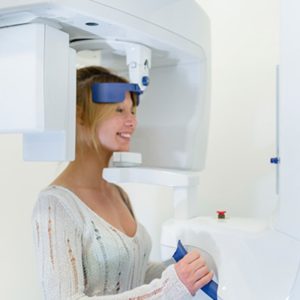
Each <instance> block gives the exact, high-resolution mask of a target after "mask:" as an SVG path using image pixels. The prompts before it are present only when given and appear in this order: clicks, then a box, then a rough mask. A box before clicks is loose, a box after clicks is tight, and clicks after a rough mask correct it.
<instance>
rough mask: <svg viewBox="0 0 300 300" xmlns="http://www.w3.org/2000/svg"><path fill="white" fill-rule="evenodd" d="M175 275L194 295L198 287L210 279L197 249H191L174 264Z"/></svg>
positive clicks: (209, 273) (210, 274) (210, 275)
mask: <svg viewBox="0 0 300 300" xmlns="http://www.w3.org/2000/svg"><path fill="white" fill-rule="evenodd" d="M175 270H176V273H177V276H178V277H179V279H180V280H181V281H182V283H183V284H184V285H185V286H186V287H187V289H188V290H189V291H190V293H191V294H192V295H193V296H194V295H195V294H196V292H197V291H198V289H200V288H202V287H203V286H205V285H206V284H207V283H209V282H210V281H211V280H212V277H213V273H212V272H209V270H208V268H207V266H206V263H205V261H204V260H203V258H202V257H201V256H200V254H199V253H198V252H197V251H195V250H194V251H191V252H190V253H188V254H187V255H186V256H184V257H183V258H182V259H181V260H180V261H179V262H177V263H176V264H175Z"/></svg>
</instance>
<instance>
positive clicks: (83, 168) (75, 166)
mask: <svg viewBox="0 0 300 300" xmlns="http://www.w3.org/2000/svg"><path fill="white" fill-rule="evenodd" d="M110 157H111V153H109V152H103V153H97V152H96V151H94V150H92V149H85V150H84V151H82V152H78V153H76V158H75V160H74V161H72V162H70V164H69V165H68V166H67V168H66V169H65V170H64V171H63V172H62V173H61V175H60V176H59V177H58V178H57V179H56V180H55V182H64V183H65V185H68V186H72V187H73V188H77V189H99V188H101V189H103V188H105V187H107V185H108V183H107V181H105V180H104V179H103V178H102V172H103V169H104V168H106V167H108V163H109V159H110ZM55 182H54V183H55Z"/></svg>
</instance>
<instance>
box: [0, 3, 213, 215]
mask: <svg viewBox="0 0 300 300" xmlns="http://www.w3.org/2000/svg"><path fill="white" fill-rule="evenodd" d="M128 3H129V2H128V1H120V0H112V1H107V0H106V1H105V0H96V1H89V0H76V1H68V0H59V1H58V0H52V1H49V0H48V1H47V0H40V1H38V0H21V1H18V2H17V3H15V2H11V1H6V0H4V1H2V2H1V5H0V32H1V31H2V32H4V31H6V30H10V31H15V28H17V27H19V26H20V28H25V27H26V26H29V25H30V24H31V25H30V26H32V27H34V28H46V29H45V30H46V32H47V28H52V31H53V32H56V33H57V35H60V33H61V35H64V36H69V41H70V46H71V47H72V48H74V49H76V50H77V51H78V52H79V51H83V50H97V51H100V54H99V55H100V56H101V57H100V60H101V65H103V66H105V67H108V68H110V69H112V70H113V71H114V72H116V73H118V74H120V75H122V76H125V77H127V78H130V77H134V76H135V74H134V73H137V74H143V72H144V71H145V74H147V72H148V71H149V70H150V67H151V70H150V86H149V87H148V88H147V89H146V90H145V92H144V94H143V95H142V97H141V103H140V106H139V108H138V115H137V117H138V124H139V126H138V129H137V131H136V133H135V135H134V137H133V140H132V149H131V150H132V151H133V152H137V153H141V154H142V156H143V158H142V159H143V164H142V165H141V166H140V167H139V169H138V170H137V168H128V169H125V168H118V169H117V168H114V169H112V168H109V169H106V170H105V172H104V174H103V176H104V177H105V178H106V179H107V180H109V181H112V182H119V183H120V182H132V181H136V179H137V178H138V182H143V183H153V184H160V185H168V186H172V187H174V190H175V192H174V203H175V206H176V209H175V212H176V216H177V217H180V218H188V217H192V216H196V215H198V214H199V203H198V201H194V199H195V197H196V195H197V187H198V184H199V172H200V171H201V170H202V169H203V168H204V162H205V156H206V146H207V134H208V121H209V99H210V95H209V92H210V22H209V19H208V17H207V15H206V14H205V13H204V12H203V10H202V9H201V7H200V6H199V5H198V4H197V3H196V2H195V1H184V0H177V1H170V0H164V1H163V0H162V1H139V0H132V1H130V3H129V4H128ZM187 15H188V16H189V21H188V22H186V16H187ZM24 24H25V25H24ZM28 24H29V25H28ZM23 26H24V27H23ZM13 36H14V38H15V40H18V39H20V40H21V41H23V40H26V36H25V35H24V36H23V37H21V38H20V36H19V35H18V34H16V36H15V35H13ZM46 39H47V35H46ZM8 42H10V40H9V39H8V40H4V43H8ZM36 44H38V45H40V48H39V51H42V52H43V53H45V54H44V57H46V58H47V53H48V52H49V50H48V49H52V48H53V47H51V46H52V45H54V44H55V43H50V44H49V45H48V44H47V43H46V44H45V43H44V39H43V38H41V37H36V40H34V42H33V44H30V45H28V47H32V48H33V49H35V48H34V47H35V45H36ZM42 45H46V46H45V48H42ZM135 45H136V47H135ZM63 46H64V48H65V51H64V52H63V51H61V52H60V53H61V56H60V58H59V59H56V57H54V56H52V57H51V59H49V61H50V60H51V61H57V62H58V63H57V64H56V63H55V64H49V70H50V71H49V72H48V71H47V68H46V69H44V71H43V72H44V73H41V72H39V73H38V72H36V70H35V69H34V67H31V69H32V70H31V73H28V72H27V70H26V69H24V70H23V72H22V76H20V77H19V80H21V79H22V78H23V77H26V74H27V76H29V75H30V74H33V73H34V74H35V77H34V78H43V79H44V80H36V81H34V79H33V80H32V85H31V86H30V88H31V89H27V92H28V95H33V98H32V96H28V98H30V100H28V102H30V107H26V104H25V102H24V101H22V99H20V97H18V92H17V91H16V90H14V89H13V88H11V87H12V86H13V83H14V82H15V73H13V72H10V71H9V68H7V70H5V71H3V76H4V74H5V76H7V77H8V79H9V81H10V82H12V84H11V86H10V87H9V88H8V87H7V85H6V87H1V86H0V93H2V90H3V89H5V91H6V95H7V97H3V98H2V97H1V98H0V105H1V106H3V105H5V104H4V103H2V102H6V103H13V105H14V107H18V110H19V111H27V112H29V111H30V114H33V115H34V118H36V119H38V120H40V122H39V123H35V124H31V126H30V127H29V128H26V126H24V124H23V123H22V122H23V120H22V119H23V117H20V118H16V119H14V118H11V120H10V122H2V123H0V132H20V133H23V134H24V147H23V148H24V158H25V159H27V160H60V161H61V160H72V159H74V139H75V125H74V119H75V94H74V70H71V69H70V65H72V63H71V62H70V64H69V65H68V66H69V71H68V72H69V73H68V72H67V69H66V70H65V71H64V72H60V68H61V65H63V64H61V61H64V62H69V61H70V59H73V58H70V52H71V51H70V50H68V49H69V46H68V45H66V42H64V45H63ZM10 48H14V49H17V47H16V45H15V44H13V43H12V44H11V46H10ZM132 49H134V50H132ZM136 49H138V50H136ZM52 50H53V49H52ZM52 50H51V51H52ZM53 51H54V50H53ZM150 52H151V54H150ZM20 53H22V50H20ZM6 54H7V53H6ZM6 54H5V53H4V54H3V55H2V57H3V58H2V59H3V60H5V59H6ZM134 56H141V57H146V59H145V62H147V64H146V63H145V65H144V66H143V65H142V64H135V63H132V57H134ZM150 56H151V61H150V59H147V57H150ZM32 59H35V63H34V64H31V65H39V66H40V65H43V62H42V61H41V59H40V58H39V57H38V56H37V55H36V56H35V57H32ZM39 59H40V60H39ZM73 61H74V60H73ZM18 65H22V60H21V61H20V60H19V61H18V62H15V67H17V66H18ZM27 65H28V66H29V65H30V64H27ZM46 65H47V61H46V60H45V59H44V66H46ZM64 65H66V67H67V64H66V63H64ZM128 67H129V68H128ZM134 68H135V69H134ZM132 69H134V70H132ZM136 71H137V72H136ZM54 74H55V76H54ZM132 74H133V75H132ZM29 77H30V76H29ZM49 77H51V79H53V81H47V80H45V79H47V78H49ZM70 78H71V79H70ZM68 80H69V81H68ZM137 80H138V79H137ZM34 82H35V85H34ZM57 82H62V83H63V84H60V85H59V86H60V87H61V88H56V83H57ZM36 90H37V91H40V93H39V94H38V93H36ZM54 91H55V94H53V92H54ZM47 103H51V104H50V106H49V104H47ZM54 103H56V104H57V105H56V104H55V105H54ZM52 104H53V107H55V109H52V108H51V105H52ZM60 105H61V109H60V108H59V107H60ZM14 107H12V105H10V106H9V107H8V109H6V110H4V111H3V110H1V111H0V120H2V119H3V118H4V115H6V116H13V115H14V114H15V109H14ZM67 107H69V108H70V110H68V109H66V108H67ZM58 111H59V113H58ZM21 115H22V114H21ZM42 116H45V117H44V119H43V118H42ZM29 119H31V118H30V117H28V118H27V121H26V122H29ZM3 120H5V118H4V119H3ZM47 120H51V122H52V123H53V124H51V126H50V125H48V123H47ZM67 120H70V122H67ZM68 147H69V148H70V147H71V148H70V149H68V151H67V150H66V148H68ZM54 148H55V149H60V151H59V153H56V152H55V151H53V149H54ZM162 169H163V170H164V171H163V172H161V170H162ZM155 170H157V172H156V171H155ZM124 172H125V173H124ZM136 172H137V173H136ZM153 172H154V173H153ZM153 174H154V177H155V178H156V180H154V181H153V178H151V177H152V175H153ZM150 175H151V176H150ZM174 177H176V178H177V179H176V180H175V183H174V181H173V180H172V179H173V178H174ZM149 178H151V180H150V182H149V181H148V180H149Z"/></svg>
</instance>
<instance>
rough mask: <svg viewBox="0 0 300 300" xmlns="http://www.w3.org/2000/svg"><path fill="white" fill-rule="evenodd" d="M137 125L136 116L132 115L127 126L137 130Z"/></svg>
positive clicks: (127, 121) (126, 122) (127, 120)
mask: <svg viewBox="0 0 300 300" xmlns="http://www.w3.org/2000/svg"><path fill="white" fill-rule="evenodd" d="M136 123H137V122H136V117H135V116H134V115H132V114H130V115H129V116H128V118H127V119H126V121H125V126H127V127H130V128H135V127H136Z"/></svg>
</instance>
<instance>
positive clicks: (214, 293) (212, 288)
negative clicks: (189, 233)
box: [173, 240, 218, 300]
mask: <svg viewBox="0 0 300 300" xmlns="http://www.w3.org/2000/svg"><path fill="white" fill-rule="evenodd" d="M186 254H187V251H186V250H185V248H184V247H183V245H182V243H181V241H180V240H179V241H178V244H177V249H176V251H175V253H174V254H173V258H174V260H175V261H176V262H177V261H179V260H181V259H182V258H183V257H184V256H185V255H186ZM201 290H202V291H203V292H204V293H205V294H206V295H207V296H209V297H210V298H211V299H213V300H218V284H217V283H216V282H215V281H213V280H212V281H210V282H209V283H208V284H206V285H205V286H204V287H203V288H201Z"/></svg>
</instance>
